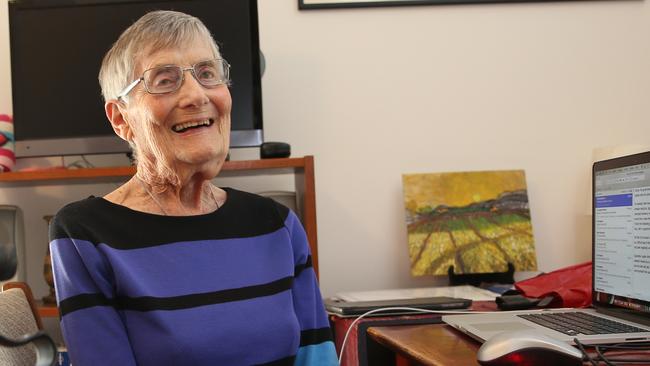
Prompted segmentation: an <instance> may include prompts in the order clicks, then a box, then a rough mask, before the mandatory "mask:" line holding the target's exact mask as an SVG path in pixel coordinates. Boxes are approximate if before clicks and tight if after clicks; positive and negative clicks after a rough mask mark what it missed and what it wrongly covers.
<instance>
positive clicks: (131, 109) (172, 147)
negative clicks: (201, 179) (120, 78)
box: [127, 37, 232, 169]
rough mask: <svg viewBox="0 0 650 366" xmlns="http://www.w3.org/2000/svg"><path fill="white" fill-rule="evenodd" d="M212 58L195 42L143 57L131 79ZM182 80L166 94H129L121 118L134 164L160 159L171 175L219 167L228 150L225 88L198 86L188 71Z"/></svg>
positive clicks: (204, 44)
mask: <svg viewBox="0 0 650 366" xmlns="http://www.w3.org/2000/svg"><path fill="white" fill-rule="evenodd" d="M145 55H146V54H145ZM214 58H215V55H214V54H213V52H212V48H211V47H210V44H209V43H208V42H207V41H205V40H201V39H199V38H197V37H195V39H194V40H193V41H191V42H189V43H188V44H186V45H184V46H182V47H180V48H172V49H162V50H159V51H156V52H153V53H151V54H148V55H146V56H144V57H143V58H142V59H141V60H140V61H139V62H138V63H137V67H136V70H135V75H142V74H143V72H144V71H145V70H148V69H151V68H154V67H157V66H163V65H177V66H180V67H181V68H183V69H186V68H189V67H191V66H192V65H194V64H196V63H199V62H201V61H206V60H210V59H214ZM183 76H184V80H183V81H182V84H181V86H180V87H179V89H178V90H176V91H174V92H171V93H167V94H150V93H148V92H147V91H146V89H145V86H144V85H143V83H140V84H139V85H138V86H137V87H136V88H135V89H133V90H132V91H131V93H130V97H129V100H128V103H127V111H128V112H127V113H128V115H129V116H130V120H131V121H130V122H132V128H133V132H134V136H133V137H134V139H135V142H136V145H137V146H138V149H139V150H140V152H139V156H140V159H143V158H144V159H155V160H158V159H162V160H164V161H166V163H167V164H168V165H170V166H171V167H174V168H176V169H182V168H183V166H185V165H190V166H195V167H200V166H202V165H204V164H212V163H215V162H218V163H219V165H220V164H221V163H223V161H224V160H225V158H226V155H227V154H228V148H229V145H230V112H231V107H232V99H231V97H230V91H229V90H228V86H227V85H225V84H222V85H216V86H209V87H206V86H202V85H201V84H199V82H198V81H197V80H196V79H195V77H194V76H193V75H192V72H191V71H189V70H186V71H184V72H183ZM151 163H154V164H155V162H151Z"/></svg>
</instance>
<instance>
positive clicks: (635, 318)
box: [595, 306, 650, 327]
mask: <svg viewBox="0 0 650 366" xmlns="http://www.w3.org/2000/svg"><path fill="white" fill-rule="evenodd" d="M595 308H596V311H597V312H599V313H601V314H605V315H609V316H613V317H616V318H620V319H625V320H628V321H631V322H635V323H640V324H643V325H646V326H649V327H650V318H648V317H646V316H641V315H639V314H638V312H635V311H634V310H629V309H620V308H609V307H603V306H595Z"/></svg>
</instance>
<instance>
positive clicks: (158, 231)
mask: <svg viewBox="0 0 650 366" xmlns="http://www.w3.org/2000/svg"><path fill="white" fill-rule="evenodd" d="M225 190H226V192H227V194H228V199H227V201H226V202H225V203H224V205H223V206H222V207H221V208H220V209H218V210H216V211H214V212H212V213H209V214H205V215H197V216H160V215H154V214H148V213H143V212H139V211H134V210H131V209H129V208H127V207H125V206H121V205H117V204H114V203H111V202H109V201H107V200H105V199H103V198H98V197H90V198H87V199H85V200H82V201H78V202H75V203H71V204H69V205H67V206H65V207H64V208H63V209H61V210H60V211H59V213H58V214H57V215H56V217H55V218H54V220H53V221H52V224H51V226H50V249H51V255H52V266H53V268H54V279H55V285H56V291H57V301H58V304H59V308H60V311H61V328H62V332H63V337H64V340H65V342H66V346H67V347H68V351H69V353H70V356H71V359H72V363H73V364H74V365H82V366H83V365H93V366H97V365H121V366H125V365H141V366H146V365H156V366H158V365H260V364H270V365H336V364H338V363H337V360H336V352H335V350H334V344H333V342H332V336H331V332H330V328H329V323H328V320H327V315H326V313H325V310H324V308H323V304H322V298H321V295H320V291H319V289H318V284H317V282H316V276H315V273H314V270H313V268H312V266H311V256H310V252H309V246H308V244H307V238H306V235H305V232H304V229H303V228H302V226H301V224H300V222H299V221H298V218H297V217H296V215H295V214H294V213H293V212H292V211H290V210H289V209H288V208H286V207H284V206H282V205H280V204H278V203H276V202H275V201H273V200H271V199H269V198H263V197H260V196H257V195H253V194H250V193H245V192H242V191H238V190H235V189H232V188H225Z"/></svg>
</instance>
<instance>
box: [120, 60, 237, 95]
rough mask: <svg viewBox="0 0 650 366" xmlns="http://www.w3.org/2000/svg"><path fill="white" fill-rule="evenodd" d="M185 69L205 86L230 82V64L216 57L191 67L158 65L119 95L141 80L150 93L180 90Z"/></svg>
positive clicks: (125, 92)
mask: <svg viewBox="0 0 650 366" xmlns="http://www.w3.org/2000/svg"><path fill="white" fill-rule="evenodd" d="M185 71H189V72H191V73H192V76H194V79H196V81H198V82H199V84H201V85H203V86H205V87H208V88H209V87H213V86H217V85H224V84H230V64H228V62H227V61H226V60H224V59H219V58H217V59H214V60H206V61H201V62H197V63H196V64H194V65H192V66H191V67H187V68H182V67H180V66H177V65H165V66H158V67H154V68H151V69H148V70H145V72H143V73H142V76H141V77H140V78H139V79H136V80H134V81H133V82H132V83H131V84H129V85H128V86H127V87H126V88H124V90H122V92H121V93H120V94H119V95H118V96H117V99H118V100H120V99H122V100H123V99H124V97H125V96H126V95H127V94H129V93H130V92H131V90H133V88H135V86H136V85H138V83H140V82H141V81H142V82H144V88H145V90H146V91H147V92H148V93H149V94H166V93H172V92H175V91H176V90H178V89H179V88H180V87H181V85H182V84H183V80H184V79H185Z"/></svg>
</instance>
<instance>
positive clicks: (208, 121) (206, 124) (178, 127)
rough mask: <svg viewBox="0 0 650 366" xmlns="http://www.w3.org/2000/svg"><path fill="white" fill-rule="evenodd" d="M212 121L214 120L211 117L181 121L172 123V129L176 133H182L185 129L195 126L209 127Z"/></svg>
mask: <svg viewBox="0 0 650 366" xmlns="http://www.w3.org/2000/svg"><path fill="white" fill-rule="evenodd" d="M213 123H214V120H213V119H212V118H208V119H204V120H202V121H190V122H183V123H179V124H176V125H173V126H172V131H174V132H176V133H183V132H185V131H189V130H191V129H195V128H201V127H210V126H212V124H213Z"/></svg>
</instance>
